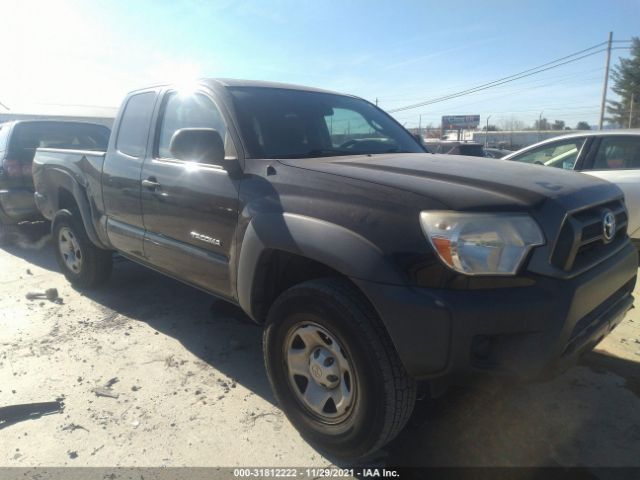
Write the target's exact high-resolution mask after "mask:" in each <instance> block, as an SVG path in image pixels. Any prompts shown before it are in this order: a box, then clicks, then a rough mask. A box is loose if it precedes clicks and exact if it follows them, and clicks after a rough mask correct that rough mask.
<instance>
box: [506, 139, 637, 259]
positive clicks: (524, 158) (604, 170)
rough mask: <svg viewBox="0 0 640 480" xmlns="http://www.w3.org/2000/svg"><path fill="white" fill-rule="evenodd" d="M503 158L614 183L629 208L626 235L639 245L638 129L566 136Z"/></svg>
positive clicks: (537, 144)
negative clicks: (578, 173)
mask: <svg viewBox="0 0 640 480" xmlns="http://www.w3.org/2000/svg"><path fill="white" fill-rule="evenodd" d="M504 160H513V161H517V162H522V163H533V164H537V165H545V166H547V167H556V168H563V169H565V170H576V171H579V172H582V173H586V174H589V175H592V176H594V177H598V178H602V179H604V180H608V181H609V182H612V183H615V184H616V185H618V187H620V189H621V190H622V191H623V192H624V196H625V202H626V204H627V208H628V209H629V225H628V227H627V230H628V232H629V236H630V237H631V240H632V241H633V243H634V244H635V245H636V247H638V248H640V130H637V129H634V130H604V131H597V132H593V131H585V132H583V133H578V134H573V135H565V136H562V137H556V138H553V139H550V140H546V141H544V142H540V143H536V144H535V145H531V146H530V147H527V148H523V149H522V150H519V151H517V152H515V153H512V154H511V155H508V156H506V157H504Z"/></svg>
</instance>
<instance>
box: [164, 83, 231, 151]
mask: <svg viewBox="0 0 640 480" xmlns="http://www.w3.org/2000/svg"><path fill="white" fill-rule="evenodd" d="M181 128H214V129H216V130H217V131H218V133H219V134H220V136H221V137H222V138H223V140H225V145H226V144H227V142H226V127H225V124H224V120H223V119H222V115H221V114H220V112H219V111H218V109H217V108H216V106H215V105H214V104H213V102H212V101H211V100H210V99H209V98H207V97H206V96H205V95H202V94H200V93H194V94H189V95H182V94H178V93H176V92H173V93H170V94H169V95H168V98H167V100H166V104H165V108H164V113H163V116H162V124H161V126H160V135H159V139H158V157H159V158H171V152H169V144H170V143H171V137H173V134H174V133H175V132H176V131H177V130H180V129H181Z"/></svg>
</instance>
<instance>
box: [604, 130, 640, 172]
mask: <svg viewBox="0 0 640 480" xmlns="http://www.w3.org/2000/svg"><path fill="white" fill-rule="evenodd" d="M639 168H640V136H637V137H631V136H629V137H622V136H620V137H618V136H612V137H606V138H603V139H602V141H601V142H600V146H599V147H598V153H597V154H596V158H595V160H594V162H593V170H623V169H639Z"/></svg>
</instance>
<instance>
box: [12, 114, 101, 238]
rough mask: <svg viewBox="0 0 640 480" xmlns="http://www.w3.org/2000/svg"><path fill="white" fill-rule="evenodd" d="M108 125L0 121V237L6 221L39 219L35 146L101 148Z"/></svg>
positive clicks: (16, 221) (80, 148) (13, 222)
mask: <svg viewBox="0 0 640 480" xmlns="http://www.w3.org/2000/svg"><path fill="white" fill-rule="evenodd" d="M108 141H109V129H108V128H106V127H104V126H102V125H96V124H91V123H79V122H60V121H40V120H37V121H36V120H22V121H15V122H7V123H2V124H0V237H3V235H4V232H5V230H6V229H7V227H8V226H10V225H16V224H18V223H20V222H23V221H30V220H37V219H42V216H41V215H40V212H39V211H38V209H37V207H36V204H35V202H34V199H33V193H34V190H33V179H32V177H31V162H32V161H33V156H34V155H35V152H36V148H38V147H57V148H70V149H77V150H104V149H105V148H106V147H107V142H108Z"/></svg>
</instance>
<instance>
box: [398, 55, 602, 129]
mask: <svg viewBox="0 0 640 480" xmlns="http://www.w3.org/2000/svg"><path fill="white" fill-rule="evenodd" d="M596 70H604V68H598V69H596ZM581 78H582V79H583V80H596V77H595V76H594V77H581ZM598 78H599V77H598ZM546 80H549V79H545V81H546ZM569 80H573V78H570V79H565V80H564V81H563V80H560V81H554V82H550V83H549V82H548V83H543V84H540V85H533V86H529V87H527V88H519V89H516V90H509V91H506V92H501V93H500V94H499V95H494V96H490V97H486V98H482V99H481V100H478V101H474V102H465V103H464V104H462V105H460V104H458V105H454V106H453V107H450V108H449V110H452V109H453V110H462V109H466V108H468V107H469V106H470V105H477V104H482V103H486V102H491V101H493V100H494V99H496V98H504V97H506V96H510V95H516V94H519V93H522V92H529V91H532V90H538V89H543V88H545V87H549V86H550V85H558V84H561V83H566V82H567V81H569ZM589 85H591V84H589ZM565 98H567V97H565ZM540 108H542V109H543V110H546V109H547V108H545V107H539V108H537V109H536V110H535V111H539V109H540ZM525 111H528V110H525ZM514 112H515V111H514ZM398 113H399V115H398ZM398 113H395V114H393V116H394V117H395V118H396V119H409V118H415V117H416V115H417V113H412V112H408V111H405V112H398ZM420 113H421V114H422V115H430V114H433V113H434V112H433V111H431V112H425V111H422V112H420ZM496 113H497V112H496Z"/></svg>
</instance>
